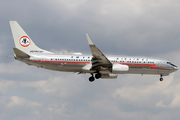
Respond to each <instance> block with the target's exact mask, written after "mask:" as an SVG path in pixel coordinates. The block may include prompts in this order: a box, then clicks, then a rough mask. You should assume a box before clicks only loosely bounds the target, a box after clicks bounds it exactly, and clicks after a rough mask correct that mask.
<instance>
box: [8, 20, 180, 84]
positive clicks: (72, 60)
mask: <svg viewBox="0 0 180 120" xmlns="http://www.w3.org/2000/svg"><path fill="white" fill-rule="evenodd" d="M10 27H11V31H12V35H13V39H14V43H15V47H14V48H13V50H14V53H15V54H14V58H15V59H16V60H19V61H21V62H24V63H26V64H28V65H33V66H36V67H38V68H44V69H49V70H55V71H62V72H75V73H76V72H77V73H79V74H85V73H89V74H91V76H90V77H89V81H90V82H93V81H94V80H95V79H100V78H101V79H116V78H117V76H118V74H141V75H143V74H153V75H160V79H159V80H160V81H163V76H167V75H169V74H170V73H172V72H175V71H177V70H178V67H177V66H176V65H174V64H172V63H171V62H169V61H167V60H161V59H152V58H145V57H120V56H118V57H114V56H113V57H112V56H109V57H108V56H106V55H104V54H103V53H102V52H101V50H100V49H99V48H98V47H97V46H96V45H95V44H94V43H93V41H92V40H91V38H90V37H89V35H88V34H86V37H87V41H88V43H89V47H90V49H91V53H92V56H91V55H89V56H88V55H86V56H85V55H82V54H72V55H64V54H55V53H53V52H50V51H47V50H43V49H41V48H39V47H37V46H36V45H35V43H34V42H33V41H32V39H31V38H30V37H29V36H28V35H27V34H26V32H25V31H24V30H23V29H22V28H21V26H20V25H19V24H18V23H17V21H10Z"/></svg>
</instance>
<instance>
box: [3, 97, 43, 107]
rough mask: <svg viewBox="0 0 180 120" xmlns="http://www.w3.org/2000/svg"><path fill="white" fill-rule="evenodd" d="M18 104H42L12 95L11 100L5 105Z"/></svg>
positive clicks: (16, 105) (27, 105) (13, 105)
mask: <svg viewBox="0 0 180 120" xmlns="http://www.w3.org/2000/svg"><path fill="white" fill-rule="evenodd" d="M18 106H25V107H41V106H42V104H41V103H38V102H33V101H29V100H26V99H24V98H21V97H18V96H12V97H11V101H10V102H9V103H8V104H7V105H6V107H7V108H11V107H18Z"/></svg>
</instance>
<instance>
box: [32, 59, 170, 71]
mask: <svg viewBox="0 0 180 120" xmlns="http://www.w3.org/2000/svg"><path fill="white" fill-rule="evenodd" d="M30 61H33V62H38V63H79V64H89V63H90V62H82V61H41V60H30ZM113 64H122V65H134V66H137V65H141V66H149V69H166V70H167V69H169V68H164V67H155V66H156V64H139V63H113Z"/></svg>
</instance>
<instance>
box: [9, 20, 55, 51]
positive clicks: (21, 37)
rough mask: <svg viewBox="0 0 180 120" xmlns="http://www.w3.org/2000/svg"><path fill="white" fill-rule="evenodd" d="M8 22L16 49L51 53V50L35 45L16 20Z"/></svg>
mask: <svg viewBox="0 0 180 120" xmlns="http://www.w3.org/2000/svg"><path fill="white" fill-rule="evenodd" d="M9 23H10V27H11V31H12V34H13V38H14V43H15V46H16V48H17V49H19V50H20V51H22V52H24V53H26V54H39V53H41V54H43V53H45V54H52V52H49V51H46V50H43V49H41V48H39V47H37V46H36V45H35V44H34V42H33V41H32V40H31V39H30V37H29V36H28V35H27V34H26V32H25V31H24V30H23V29H22V28H21V26H20V25H19V24H18V23H17V22H16V21H10V22H9Z"/></svg>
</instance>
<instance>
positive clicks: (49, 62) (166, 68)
mask: <svg viewBox="0 0 180 120" xmlns="http://www.w3.org/2000/svg"><path fill="white" fill-rule="evenodd" d="M15 58H16V59H17V60H19V61H22V62H25V63H26V64H28V65H33V66H37V67H39V68H44V69H49V70H55V71H64V72H78V73H94V72H95V71H93V70H89V71H86V72H84V71H83V70H82V68H83V67H84V66H85V65H87V64H91V59H92V56H83V55H80V56H77V55H34V54H33V55H31V57H30V58H21V57H15ZM107 58H108V59H109V60H110V62H111V63H112V64H121V65H128V66H129V70H128V71H126V72H122V73H120V74H159V75H163V76H166V75H169V74H170V73H172V72H175V71H176V70H178V68H177V66H175V65H173V64H171V63H170V62H168V61H166V60H159V59H151V58H143V57H141V58H138V57H136V58H135V57H107ZM100 73H102V74H109V73H111V72H110V71H108V70H107V71H100Z"/></svg>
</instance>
